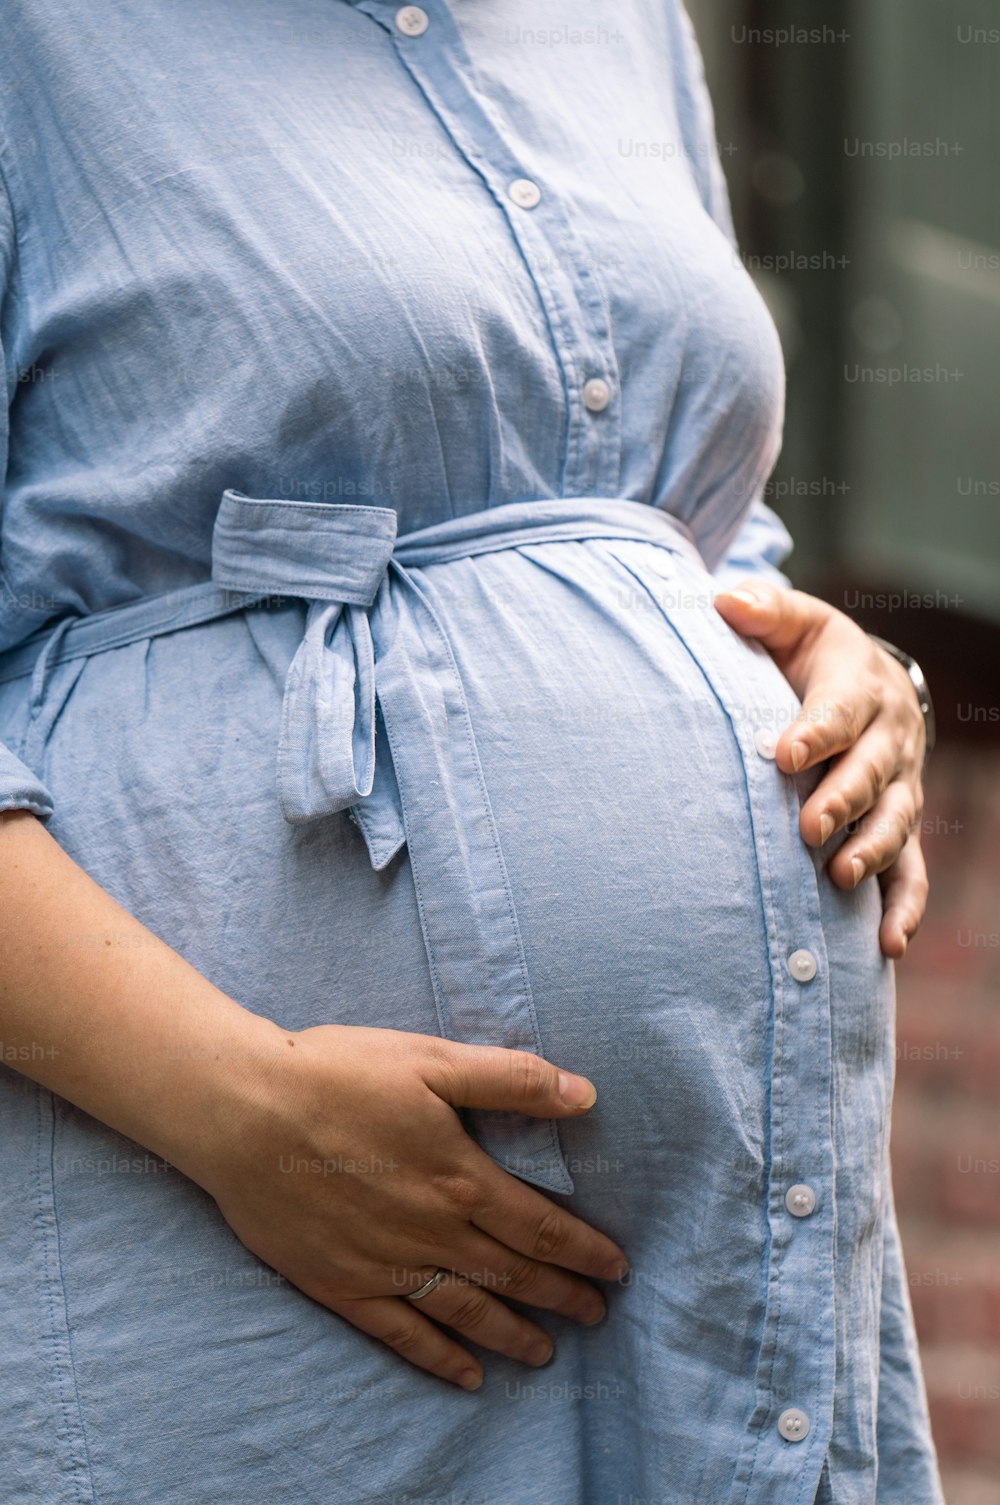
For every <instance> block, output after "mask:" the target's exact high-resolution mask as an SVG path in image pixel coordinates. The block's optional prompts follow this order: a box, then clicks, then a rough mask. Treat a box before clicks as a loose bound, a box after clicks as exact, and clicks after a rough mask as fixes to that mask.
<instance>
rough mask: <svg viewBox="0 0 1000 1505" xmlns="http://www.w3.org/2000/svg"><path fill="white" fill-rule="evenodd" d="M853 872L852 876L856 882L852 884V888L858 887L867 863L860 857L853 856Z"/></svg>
mask: <svg viewBox="0 0 1000 1505" xmlns="http://www.w3.org/2000/svg"><path fill="white" fill-rule="evenodd" d="M851 874H852V876H853V878H854V882H853V883H852V884H851V887H852V888H857V886H858V884H859V883H860V882H861V880H862V878H863V877H864V876H865V865H864V863H863V862H862V861H861V858H860V857H852V858H851Z"/></svg>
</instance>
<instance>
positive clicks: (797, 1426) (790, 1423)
mask: <svg viewBox="0 0 1000 1505" xmlns="http://www.w3.org/2000/svg"><path fill="white" fill-rule="evenodd" d="M778 1431H779V1432H780V1433H781V1435H782V1437H783V1438H784V1439H785V1441H786V1442H802V1441H803V1439H804V1438H805V1436H806V1434H807V1433H808V1431H809V1418H808V1416H807V1415H806V1413H805V1412H804V1411H799V1410H797V1409H796V1408H795V1406H789V1408H788V1410H787V1411H782V1413H781V1415H780V1416H779V1417H778Z"/></svg>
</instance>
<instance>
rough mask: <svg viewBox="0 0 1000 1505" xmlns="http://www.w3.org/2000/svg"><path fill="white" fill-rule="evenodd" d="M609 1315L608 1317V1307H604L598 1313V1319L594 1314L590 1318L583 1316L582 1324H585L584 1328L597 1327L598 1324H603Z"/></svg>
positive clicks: (581, 1318)
mask: <svg viewBox="0 0 1000 1505" xmlns="http://www.w3.org/2000/svg"><path fill="white" fill-rule="evenodd" d="M588 1310H589V1309H588ZM607 1315H608V1309H607V1307H606V1306H602V1307H601V1310H600V1311H599V1312H598V1313H597V1315H596V1317H595V1316H594V1315H593V1314H591V1315H590V1316H589V1317H588V1316H582V1315H581V1317H580V1321H581V1322H582V1324H583V1326H584V1327H596V1326H597V1324H598V1322H603V1321H604V1319H605V1317H606V1316H607Z"/></svg>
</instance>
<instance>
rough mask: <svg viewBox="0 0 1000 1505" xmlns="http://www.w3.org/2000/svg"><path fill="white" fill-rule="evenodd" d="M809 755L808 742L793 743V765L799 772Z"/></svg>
mask: <svg viewBox="0 0 1000 1505" xmlns="http://www.w3.org/2000/svg"><path fill="white" fill-rule="evenodd" d="M808 756H809V745H808V743H806V742H793V743H792V767H793V768H794V769H795V772H796V773H798V771H799V769H800V768H801V767H802V766H803V764H804V763H805V761H806V759H807V758H808Z"/></svg>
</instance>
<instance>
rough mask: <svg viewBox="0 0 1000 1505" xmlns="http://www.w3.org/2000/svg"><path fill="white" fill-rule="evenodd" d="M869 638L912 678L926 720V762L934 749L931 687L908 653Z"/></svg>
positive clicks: (883, 639)
mask: <svg viewBox="0 0 1000 1505" xmlns="http://www.w3.org/2000/svg"><path fill="white" fill-rule="evenodd" d="M868 636H869V637H870V638H871V640H872V642H873V643H878V645H879V647H880V648H884V649H885V651H886V653H888V654H891V656H892V657H893V658H894V659H895V660H896V662H897V663H898V664H902V666H903V668H904V669H905V670H906V672H907V674H908V675H909V676H910V683H911V684H912V686H913V688H914V689H915V690H916V692H917V700H918V702H919V704H920V710H921V712H922V713H923V718H924V731H925V733H926V745H925V748H924V761H925V762H926V760H927V758H928V757H929V755H930V753H931V751H932V750H933V747H934V736H935V729H934V702H933V701H932V700H931V692H930V686H929V685H928V683H927V680H926V679H925V678H924V671H923V669H921V667H920V665H919V664H918V663H917V661H916V659H915V658H911V657H910V655H909V654H908V653H904V652H903V650H902V648H897V647H896V645H895V643H887V642H886V640H885V638H880V637H876V636H875V634H874V632H870V633H869V634H868Z"/></svg>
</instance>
